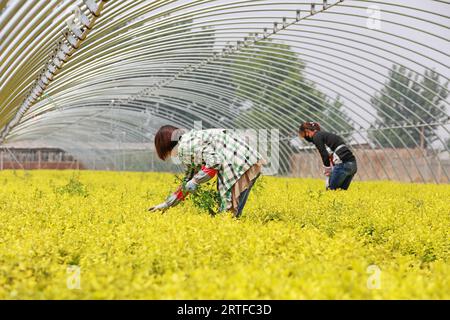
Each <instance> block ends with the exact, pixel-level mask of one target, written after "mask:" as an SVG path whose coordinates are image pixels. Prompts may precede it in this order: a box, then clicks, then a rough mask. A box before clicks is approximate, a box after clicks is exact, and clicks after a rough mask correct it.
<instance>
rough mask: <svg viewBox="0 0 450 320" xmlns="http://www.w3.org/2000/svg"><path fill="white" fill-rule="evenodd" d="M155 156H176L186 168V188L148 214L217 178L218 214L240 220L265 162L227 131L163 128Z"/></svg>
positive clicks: (156, 145)
mask: <svg viewBox="0 0 450 320" xmlns="http://www.w3.org/2000/svg"><path fill="white" fill-rule="evenodd" d="M155 148H156V152H157V153H158V157H159V158H160V159H162V160H168V159H170V157H177V158H178V159H179V160H180V161H181V163H182V164H183V165H184V166H185V167H186V173H185V177H184V182H185V185H184V187H183V185H181V186H179V187H178V189H177V191H175V192H174V193H173V194H171V195H170V196H169V197H168V198H167V199H166V200H165V201H164V202H163V203H161V204H159V205H157V206H154V207H152V208H150V209H149V211H158V210H161V211H163V212H164V211H165V210H167V209H168V208H169V207H173V206H175V205H177V204H178V203H180V202H181V201H182V200H184V199H185V198H186V196H187V195H188V194H189V193H193V192H195V191H196V190H197V188H198V185H199V184H202V183H205V182H207V181H209V180H211V179H212V178H214V177H215V176H216V175H217V189H218V191H219V195H220V205H219V211H226V210H229V211H232V212H233V215H234V216H235V217H240V216H241V214H242V211H243V209H244V206H245V204H246V202H247V198H248V195H249V193H250V190H251V188H252V186H253V184H254V183H255V181H256V179H257V178H258V177H259V176H260V174H261V171H262V165H263V164H264V160H263V159H262V157H261V155H260V154H259V153H258V152H257V151H256V150H254V149H253V148H251V147H250V146H249V145H248V144H247V143H246V142H245V141H243V140H242V139H241V138H240V137H238V136H237V135H236V134H234V133H233V132H232V131H230V130H227V129H207V130H190V131H188V132H184V131H183V130H181V129H179V128H177V127H174V126H170V125H166V126H163V127H161V128H160V129H159V130H158V132H157V133H156V135H155Z"/></svg>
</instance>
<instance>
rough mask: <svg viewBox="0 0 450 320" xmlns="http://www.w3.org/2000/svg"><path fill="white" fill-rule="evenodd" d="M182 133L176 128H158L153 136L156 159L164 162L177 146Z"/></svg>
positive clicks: (167, 126) (168, 126)
mask: <svg viewBox="0 0 450 320" xmlns="http://www.w3.org/2000/svg"><path fill="white" fill-rule="evenodd" d="M182 134H183V131H182V130H181V129H179V128H177V127H174V126H170V125H166V126H162V127H161V128H159V130H158V132H157V133H156V135H155V148H156V153H158V157H159V158H160V159H161V160H166V159H167V157H168V156H169V155H170V152H171V151H172V150H173V148H175V146H176V145H177V144H178V140H180V138H181V135H182Z"/></svg>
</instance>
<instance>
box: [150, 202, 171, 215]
mask: <svg viewBox="0 0 450 320" xmlns="http://www.w3.org/2000/svg"><path fill="white" fill-rule="evenodd" d="M168 208H169V205H168V204H167V203H166V202H163V203H161V204H158V205H157V206H154V207H151V208H149V209H148V211H150V212H157V211H162V213H164V211H166V210H167V209H168Z"/></svg>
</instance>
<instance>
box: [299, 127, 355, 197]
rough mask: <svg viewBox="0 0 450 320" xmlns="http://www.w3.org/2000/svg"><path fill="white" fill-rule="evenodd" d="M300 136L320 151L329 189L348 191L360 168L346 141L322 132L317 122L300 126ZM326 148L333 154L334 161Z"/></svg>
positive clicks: (332, 134)
mask: <svg viewBox="0 0 450 320" xmlns="http://www.w3.org/2000/svg"><path fill="white" fill-rule="evenodd" d="M299 135H300V137H301V138H304V139H305V140H306V141H308V142H312V143H314V145H315V146H316V148H317V149H318V150H319V153H320V156H321V157H322V162H323V165H324V174H325V175H326V176H329V182H328V189H330V190H336V189H343V190H347V189H348V187H349V186H350V183H351V182H352V179H353V177H354V176H355V174H356V172H357V170H358V168H357V165H356V158H355V156H354V155H353V153H352V151H351V150H350V149H349V147H348V146H347V145H346V144H345V142H344V139H342V138H341V137H340V136H338V135H336V134H334V133H330V132H325V131H321V130H320V125H319V124H318V123H317V122H305V123H303V124H302V125H301V126H300V130H299ZM326 147H328V148H330V149H331V151H332V152H333V154H332V160H330V155H329V153H328V151H327V149H326ZM332 165H333V166H332Z"/></svg>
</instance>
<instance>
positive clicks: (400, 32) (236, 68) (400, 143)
mask: <svg viewBox="0 0 450 320" xmlns="http://www.w3.org/2000/svg"><path fill="white" fill-rule="evenodd" d="M449 26H450V3H449V1H438V0H436V1H433V0H394V1H362V0H361V1H350V0H345V1H339V0H329V1H321V0H320V1H319V0H317V1H309V0H307V1H294V0H282V1H269V0H252V1H250V0H247V1H243V0H161V1H149V0H120V1H117V0H110V1H103V0H83V1H82V0H77V1H72V0H71V1H69V0H67V1H63V0H61V1H44V0H36V1H28V0H0V131H1V132H0V142H1V146H0V169H20V168H21V169H36V168H52V169H57V168H59V169H96V170H130V171H177V170H179V169H180V168H179V165H178V164H177V163H164V162H162V161H161V160H159V159H158V157H157V156H156V154H155V152H154V145H153V139H154V134H155V132H156V131H157V130H158V128H159V127H160V126H162V125H165V124H172V125H175V126H177V127H182V128H187V129H193V128H229V129H236V130H239V131H238V132H240V134H242V135H245V136H246V137H248V138H249V139H250V140H251V139H254V140H255V139H256V141H257V143H258V147H259V150H260V152H262V153H264V155H266V157H267V159H268V162H269V165H268V174H274V175H283V176H295V177H319V176H320V175H321V163H320V159H319V157H317V154H316V150H315V148H312V147H311V145H310V144H308V143H305V142H303V141H301V140H300V139H299V138H298V127H299V125H300V123H302V122H305V121H315V122H319V123H320V124H321V126H322V128H323V129H324V130H327V131H331V132H335V133H338V134H340V135H342V136H344V137H345V139H346V141H347V143H348V145H350V146H351V148H352V149H353V150H354V153H355V155H356V157H357V159H358V163H359V170H358V174H357V176H356V179H359V180H386V179H387V180H396V181H406V182H433V183H448V182H449V181H450V156H449V151H450V116H449V115H450V106H449V102H450V98H449V96H448V88H449V86H448V82H449V78H450V69H449V61H450V60H449V54H450V42H449V39H450V30H449ZM252 141H253V140H252Z"/></svg>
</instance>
